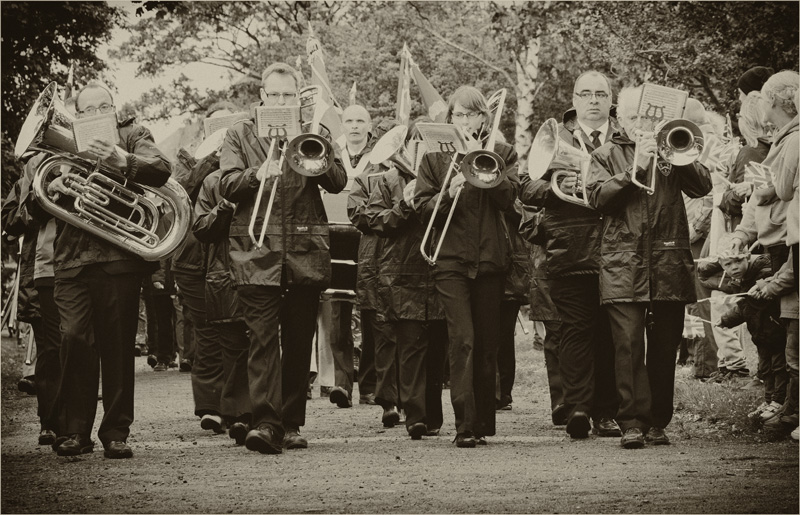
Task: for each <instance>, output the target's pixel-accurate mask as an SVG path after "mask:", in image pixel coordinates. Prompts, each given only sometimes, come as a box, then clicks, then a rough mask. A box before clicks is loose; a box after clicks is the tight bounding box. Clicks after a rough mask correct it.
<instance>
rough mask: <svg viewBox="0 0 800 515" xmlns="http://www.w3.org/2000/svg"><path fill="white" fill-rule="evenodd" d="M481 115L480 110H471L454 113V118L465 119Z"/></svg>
mask: <svg viewBox="0 0 800 515" xmlns="http://www.w3.org/2000/svg"><path fill="white" fill-rule="evenodd" d="M480 115H481V113H480V112H476V111H471V112H469V113H453V119H455V120H463V119H465V118H470V119H475V118H477V117H479V116H480Z"/></svg>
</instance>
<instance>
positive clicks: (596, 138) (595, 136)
mask: <svg viewBox="0 0 800 515" xmlns="http://www.w3.org/2000/svg"><path fill="white" fill-rule="evenodd" d="M600 145H602V143H600V131H592V146H593V147H594V148H599V147H600Z"/></svg>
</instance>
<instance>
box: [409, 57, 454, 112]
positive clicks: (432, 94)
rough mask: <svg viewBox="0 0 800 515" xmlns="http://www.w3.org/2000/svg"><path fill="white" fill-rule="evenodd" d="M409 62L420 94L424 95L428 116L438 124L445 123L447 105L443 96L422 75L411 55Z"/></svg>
mask: <svg viewBox="0 0 800 515" xmlns="http://www.w3.org/2000/svg"><path fill="white" fill-rule="evenodd" d="M409 60H410V61H411V72H412V73H413V74H414V82H415V83H416V84H417V87H418V88H419V93H420V95H422V103H423V104H425V109H427V110H428V116H430V117H431V119H432V120H433V121H434V122H436V123H445V119H446V118H447V103H446V102H445V101H444V99H443V98H442V96H441V95H440V94H439V92H438V91H436V88H434V87H433V84H431V83H430V81H429V80H428V78H427V77H425V75H423V74H422V70H420V69H419V66H417V63H415V62H414V59H412V58H411V55H410V53H409Z"/></svg>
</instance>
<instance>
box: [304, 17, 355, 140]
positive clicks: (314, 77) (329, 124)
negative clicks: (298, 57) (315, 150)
mask: <svg viewBox="0 0 800 515" xmlns="http://www.w3.org/2000/svg"><path fill="white" fill-rule="evenodd" d="M306 54H307V56H308V65H309V66H310V67H311V84H313V85H315V86H319V88H320V93H319V98H317V103H318V105H317V106H316V109H317V110H318V114H317V115H316V116H315V118H317V119H319V121H320V123H321V124H322V125H324V126H325V128H326V129H328V131H329V132H330V134H331V139H332V140H333V142H334V143H335V144H336V145H337V146H338V147H339V148H340V149H341V148H342V147H343V145H344V144H345V135H344V127H342V118H341V115H342V108H341V106H340V104H339V103H338V102H337V101H336V98H334V96H333V90H331V85H330V81H329V80H328V72H327V71H326V69H325V60H324V58H323V55H322V45H321V44H320V42H319V40H318V39H317V38H316V36H314V30H313V29H312V27H311V23H309V24H308V40H307V41H306ZM320 109H322V110H321V111H319V110H320Z"/></svg>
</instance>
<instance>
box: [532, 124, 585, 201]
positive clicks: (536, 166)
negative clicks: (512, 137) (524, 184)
mask: <svg viewBox="0 0 800 515" xmlns="http://www.w3.org/2000/svg"><path fill="white" fill-rule="evenodd" d="M590 160H591V155H590V154H589V152H587V151H586V150H585V149H580V148H575V147H573V146H572V145H568V144H567V143H565V142H564V141H562V140H561V138H560V137H559V136H558V122H556V120H555V118H550V119H549V120H547V121H546V122H544V124H542V126H541V127H540V128H539V131H538V132H537V133H536V137H535V138H534V139H533V143H532V144H531V150H530V152H529V154H528V175H530V177H531V179H542V178H543V177H544V175H545V173H546V172H547V171H548V170H551V169H555V170H554V171H553V173H552V174H551V176H550V188H551V189H552V191H553V193H554V194H555V195H556V196H557V197H558V198H560V199H561V200H563V201H565V202H570V203H572V204H578V205H580V206H584V207H590V206H589V198H588V195H587V194H586V179H587V175H588V173H589V162H590ZM570 172H576V173H577V174H578V186H577V187H576V188H575V191H574V192H573V193H572V194H567V193H564V192H563V191H562V190H561V178H562V177H563V176H565V175H567V174H569V173H570ZM578 193H580V195H579V194H578Z"/></svg>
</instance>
